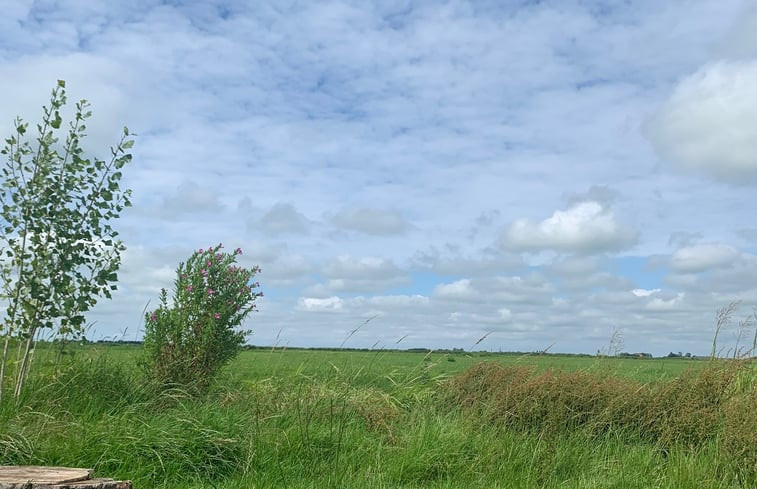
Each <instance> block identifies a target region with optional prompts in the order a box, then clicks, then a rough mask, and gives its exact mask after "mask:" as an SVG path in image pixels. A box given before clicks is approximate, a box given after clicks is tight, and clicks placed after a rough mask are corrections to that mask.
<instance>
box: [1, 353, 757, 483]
mask: <svg viewBox="0 0 757 489" xmlns="http://www.w3.org/2000/svg"><path fill="white" fill-rule="evenodd" d="M137 353H138V350H137V349H134V348H117V349H107V350H105V352H104V356H103V355H98V354H93V353H92V351H91V350H85V351H79V352H77V355H76V358H75V359H73V360H70V359H68V358H66V359H64V361H63V362H62V363H61V364H59V366H58V367H57V368H48V369H44V374H40V375H39V376H38V377H37V378H35V379H33V381H32V383H31V384H30V388H29V390H28V391H27V397H26V398H25V399H24V403H23V405H22V406H23V407H7V406H6V408H5V410H4V411H2V412H0V462H1V463H5V464H11V463H12V464H49V465H69V466H87V467H94V468H95V469H96V471H97V473H99V474H102V475H104V476H109V477H118V478H126V479H132V480H134V481H135V487H137V488H140V489H142V488H174V487H176V488H179V487H181V488H186V487H193V488H207V487H215V488H228V489H231V488H240V489H241V488H265V487H291V488H323V487H356V488H357V487H360V488H362V487H366V488H390V487H391V488H395V487H400V488H415V487H418V488H420V487H431V488H442V487H449V488H467V487H471V488H473V487H502V488H505V487H507V488H510V487H515V488H541V487H548V488H552V487H554V488H557V487H576V488H583V487H586V488H589V487H592V488H593V487H599V488H604V487H606V488H611V487H617V488H635V487H639V488H649V487H659V488H688V487H691V488H731V487H736V488H748V487H754V486H755V482H756V481H757V479H755V477H757V467H755V466H754V463H755V459H754V457H755V455H754V451H753V450H752V451H750V446H751V442H752V441H755V442H757V440H755V439H754V437H755V432H757V426H755V423H757V421H755V418H756V417H755V416H754V414H753V413H754V411H753V410H752V408H753V407H754V406H755V405H757V404H753V403H754V402H755V401H756V400H757V394H755V384H754V382H753V378H754V374H753V373H751V372H750V371H749V370H745V369H748V368H750V367H748V366H747V367H744V369H740V370H738V371H737V372H736V374H735V375H734V376H732V377H728V375H731V374H730V373H729V372H731V370H728V369H722V368H721V367H720V366H717V367H716V368H714V370H713V367H712V366H710V365H709V364H708V363H706V362H683V361H667V362H661V361H659V360H654V361H649V360H621V361H618V360H614V359H603V360H602V361H601V363H597V360H596V359H591V358H585V359H576V358H573V357H563V358H561V357H523V356H501V357H500V356H498V355H494V356H492V357H486V358H481V357H478V358H476V357H472V356H466V355H455V356H453V357H451V356H449V355H435V354H431V355H425V354H419V353H416V354H411V353H386V352H337V353H334V352H307V351H249V352H244V353H243V354H242V355H240V357H239V358H238V359H237V360H236V361H235V362H234V364H233V365H232V366H231V367H230V368H229V369H228V371H227V372H226V373H225V375H224V376H223V378H222V379H220V381H219V384H218V385H217V386H216V387H215V389H214V390H213V391H212V392H210V393H209V394H208V395H207V396H205V397H203V398H199V399H198V398H193V397H191V396H188V395H186V393H184V392H182V391H181V390H173V391H168V392H162V393H157V392H154V391H151V390H150V388H149V387H147V386H145V385H144V384H143V382H142V381H141V379H140V377H139V375H138V373H137V371H136V369H135V368H134V363H133V358H134V356H135V355H136V354H137ZM450 358H454V361H450ZM482 359H487V360H496V362H497V365H499V366H497V367H492V366H490V365H488V366H487V365H484V366H477V367H474V368H473V369H470V367H471V366H472V365H476V364H478V363H480V361H481V360H482ZM582 362H583V363H582ZM687 366H695V367H696V368H698V369H699V370H697V371H691V372H687V371H685V370H684V369H685V368H686V367H687ZM550 367H555V368H556V369H557V370H553V369H550ZM502 369H504V371H503V370H502ZM608 371H609V372H610V373H609V374H608V373H607V372H608ZM503 372H504V373H503ZM508 372H509V374H508ZM566 372H567V373H566ZM702 372H704V373H702ZM710 372H714V373H712V375H710ZM461 373H462V375H460V374H461ZM515 373H517V374H518V375H514V374H515ZM721 374H722V375H721ZM507 375H510V377H509V378H510V381H508V377H507ZM713 376H714V377H713ZM514 378H517V381H513V380H512V379H514ZM660 379H662V380H660ZM679 379H683V380H679ZM697 379H705V380H707V379H709V380H711V382H710V383H707V382H705V381H702V382H699V383H698V384H697ZM653 381H654V382H653ZM720 381H723V382H726V381H727V385H725V387H723V386H722V385H721V384H718V382H720ZM687 382H689V383H688V384H687ZM716 385H721V387H722V388H720V389H719V390H717V391H715V389H714V387H715V386H716ZM597 386H604V387H597ZM691 386H698V388H701V389H702V391H701V392H702V393H703V394H707V393H708V392H709V391H708V389H712V390H713V392H712V393H711V394H712V396H709V395H705V396H704V397H705V398H706V399H705V405H704V408H702V406H701V405H699V407H700V408H702V409H705V408H707V409H709V408H712V409H711V410H709V411H707V410H706V409H705V411H700V412H697V411H694V412H695V414H698V415H701V414H702V413H703V412H706V413H710V414H712V415H713V417H712V418H708V419H709V421H708V422H707V423H706V426H705V429H704V431H701V430H700V428H701V426H700V425H698V424H697V423H696V421H697V420H699V419H700V418H701V416H699V417H696V416H695V417H693V418H691V417H690V418H685V417H684V418H677V417H675V416H674V415H675V414H676V413H678V414H681V413H684V414H685V413H689V412H690V411H686V410H685V408H686V406H693V405H694V404H696V402H698V401H697V398H696V396H694V397H687V398H681V397H680V396H681V394H682V393H684V392H691V391H692V388H691ZM708 386H709V387H708ZM561 387H562V388H561ZM563 388H564V389H563ZM625 389H631V390H625ZM636 389H638V392H642V391H643V392H644V393H643V394H641V395H640V396H639V397H637V398H633V397H622V396H620V395H619V396H620V397H617V399H620V400H621V401H624V402H626V403H628V402H629V401H630V400H632V399H636V400H637V401H638V402H639V403H641V402H644V401H643V400H645V399H649V400H654V399H657V400H658V401H659V400H660V399H663V400H666V402H665V403H662V402H658V403H657V404H654V405H655V406H657V407H658V408H659V409H660V411H659V412H660V413H664V414H665V413H667V414H666V415H667V416H668V418H666V419H668V421H670V424H669V425H663V424H658V425H655V424H654V423H652V424H649V423H648V422H649V420H650V419H652V417H645V418H643V420H646V421H644V422H643V423H642V424H638V425H635V424H634V423H633V420H634V419H642V418H638V417H634V416H635V414H634V413H636V411H634V410H632V409H630V405H629V406H628V407H629V409H625V410H624V409H621V408H619V407H618V404H617V403H616V404H613V402H614V401H613V399H616V397H614V396H613V395H612V393H613V392H619V393H620V394H622V395H623V396H628V395H631V394H634V393H636V392H637V391H636ZM675 389H679V390H678V391H676V390H675ZM539 396H542V397H539ZM534 399H537V400H538V401H539V402H530V403H529V402H527V401H529V400H531V401H533V400H534ZM576 400H583V401H585V402H584V403H583V404H581V403H576V402H574V401H576ZM707 402H711V404H706V403H707ZM602 403H604V404H602ZM623 405H625V404H621V407H622V406H623ZM608 406H615V407H616V408H618V409H616V410H615V411H613V410H612V409H611V408H610V407H608ZM636 406H637V407H638V406H639V405H638V404H637V405H636ZM642 407H643V406H642ZM666 409H667V410H666ZM503 410H504V411H503ZM539 413H541V414H539ZM624 413H625V414H627V415H628V420H626V421H627V424H625V425H623V424H622V423H621V422H620V421H621V420H623V419H625V418H623V416H622V415H623V414H624ZM629 413H630V414H629ZM600 415H602V416H606V418H601V416H600ZM647 415H648V416H650V415H649V414H648V413H647ZM540 416H541V417H540ZM658 417H659V416H658ZM608 419H609V420H610V421H611V422H610V423H608ZM613 420H614V421H615V423H614V424H613V422H612V421H613ZM677 420H684V421H685V422H683V421H682V424H681V425H680V426H678V427H677V428H676V427H675V426H676V425H675V422H676V421H677ZM687 420H688V421H687ZM644 423H647V424H644ZM600 426H601V427H602V429H598V427H600ZM663 428H664V429H663ZM710 428H712V429H711V430H709V429H710ZM647 429H648V430H651V431H650V432H649V433H648V432H646V431H645V430H647ZM666 430H667V431H666ZM676 430H678V431H676ZM708 430H709V431H708ZM679 433H684V434H686V433H689V434H691V433H693V434H694V435H693V438H692V437H685V436H678V435H679ZM739 437H741V438H739ZM755 445H757V443H755Z"/></svg>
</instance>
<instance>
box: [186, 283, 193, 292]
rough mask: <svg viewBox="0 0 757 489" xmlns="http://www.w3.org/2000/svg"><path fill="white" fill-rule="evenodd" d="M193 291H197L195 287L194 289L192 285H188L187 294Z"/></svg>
mask: <svg viewBox="0 0 757 489" xmlns="http://www.w3.org/2000/svg"><path fill="white" fill-rule="evenodd" d="M193 290H195V288H194V287H192V286H191V285H187V292H192V291H193Z"/></svg>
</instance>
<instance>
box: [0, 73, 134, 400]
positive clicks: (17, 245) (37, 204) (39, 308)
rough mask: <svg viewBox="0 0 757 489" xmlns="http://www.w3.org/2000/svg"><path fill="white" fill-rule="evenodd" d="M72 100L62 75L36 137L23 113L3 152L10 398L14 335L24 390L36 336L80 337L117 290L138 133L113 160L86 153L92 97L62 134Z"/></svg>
mask: <svg viewBox="0 0 757 489" xmlns="http://www.w3.org/2000/svg"><path fill="white" fill-rule="evenodd" d="M65 105H66V90H65V82H64V81H62V80H59V81H58V84H57V86H56V87H55V88H54V89H53V91H52V95H51V98H50V105H49V106H45V107H44V108H43V111H44V114H43V117H42V122H41V123H39V124H37V126H36V127H37V135H36V138H35V139H34V141H33V142H29V140H28V133H27V131H28V128H29V124H28V123H25V122H24V121H22V120H21V119H19V118H17V119H16V120H15V123H14V129H15V130H14V133H13V134H12V135H11V136H10V137H9V138H7V139H6V140H5V146H4V148H3V150H2V151H1V152H0V153H2V155H4V157H5V164H4V166H3V167H2V169H1V170H0V172H1V175H2V182H1V184H0V254H1V255H2V257H1V258H0V283H1V284H2V292H1V293H2V299H3V301H4V302H5V303H6V309H5V319H4V322H3V323H2V326H1V329H0V332H2V334H3V336H4V337H5V342H4V348H3V359H2V368H1V369H0V400H2V387H3V385H4V379H5V376H6V374H7V371H6V370H7V369H6V367H7V366H8V365H7V364H8V346H9V343H10V341H11V339H18V341H20V342H22V343H21V344H22V345H23V349H22V352H23V353H22V354H21V355H20V358H19V359H16V364H17V368H16V372H15V390H14V393H15V395H16V397H17V396H18V395H19V393H20V391H21V388H22V385H23V380H24V378H25V376H26V373H27V371H28V367H29V352H30V349H31V346H32V344H33V341H34V337H35V335H36V334H37V333H38V332H39V331H40V330H41V329H49V330H51V331H52V332H53V333H54V334H60V335H80V334H81V333H82V332H83V329H84V325H85V313H86V312H87V311H88V310H89V309H90V308H91V307H92V306H94V305H95V304H96V302H97V300H98V298H100V297H107V298H110V296H111V292H112V291H113V290H115V289H116V285H115V283H116V280H117V278H118V277H117V274H116V272H117V270H118V268H119V265H120V255H121V252H122V251H123V250H124V245H123V243H122V242H121V241H120V240H119V239H117V236H118V233H117V232H116V231H115V230H114V229H113V227H112V225H111V222H112V221H113V220H114V219H117V218H118V217H119V216H120V213H121V211H122V210H123V209H124V208H125V207H127V206H129V205H131V203H130V200H129V198H130V195H131V191H130V190H128V189H127V190H122V189H121V187H120V181H121V178H122V169H123V167H124V166H125V165H126V164H127V163H129V162H130V161H131V159H132V155H131V154H130V153H128V152H127V150H129V149H130V148H131V147H132V146H133V144H134V141H133V140H132V139H130V134H129V130H128V129H127V128H124V130H123V134H122V135H121V138H120V140H119V142H118V144H117V146H116V147H115V148H112V149H111V157H110V159H109V160H101V159H98V158H89V157H87V156H85V151H84V149H83V147H82V141H83V139H84V138H85V137H86V130H87V126H86V122H87V119H89V118H90V116H91V115H92V112H91V111H90V110H89V103H88V102H87V101H86V100H81V101H80V102H78V103H77V104H76V110H75V115H74V118H73V120H72V121H71V122H70V123H69V124H68V130H67V135H66V137H65V140H61V139H60V137H59V136H58V134H59V133H60V132H61V131H62V130H63V129H62V127H63V117H62V116H61V111H62V110H63V108H64V106H65Z"/></svg>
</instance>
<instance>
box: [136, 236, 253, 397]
mask: <svg viewBox="0 0 757 489" xmlns="http://www.w3.org/2000/svg"><path fill="white" fill-rule="evenodd" d="M221 248H222V246H221V245H220V244H219V245H218V246H216V247H213V248H208V249H207V250H202V249H200V250H198V251H196V252H194V253H193V254H192V256H191V257H190V258H189V259H188V260H187V262H186V263H181V264H180V265H179V268H178V269H177V271H176V280H175V282H174V288H175V290H174V294H173V300H172V302H171V303H170V304H169V301H168V293H167V291H166V290H165V289H163V291H162V292H161V296H160V306H159V307H158V308H157V309H155V310H154V311H151V312H147V313H146V314H145V323H146V325H145V339H144V349H145V358H144V361H143V365H144V367H145V369H146V370H147V372H148V375H149V376H150V377H151V378H152V379H154V380H155V381H157V382H158V383H159V384H162V385H181V386H183V387H189V388H192V389H197V390H204V389H205V388H206V387H207V386H208V385H209V384H210V382H211V380H212V379H213V378H214V377H215V375H216V374H217V373H218V371H219V370H220V369H221V367H223V366H224V365H225V364H226V363H227V362H228V361H229V360H231V359H232V358H234V356H236V354H237V353H238V352H239V350H240V347H241V346H242V344H243V343H244V339H245V336H246V335H247V334H249V333H250V332H249V331H244V330H240V329H239V326H241V324H242V322H243V321H244V319H245V317H246V316H247V315H248V314H249V313H250V312H252V311H253V310H254V309H255V307H256V306H255V300H256V299H257V298H258V297H260V296H262V295H263V294H262V292H256V291H255V289H256V288H257V287H259V286H260V284H259V283H258V282H253V281H252V279H253V277H254V276H255V275H256V274H257V273H258V272H260V268H259V267H257V266H255V267H253V268H249V269H245V268H242V267H239V266H237V265H236V258H237V256H238V255H240V254H241V253H242V250H241V249H239V248H237V249H236V250H235V251H234V252H233V253H225V252H221V251H220V250H221Z"/></svg>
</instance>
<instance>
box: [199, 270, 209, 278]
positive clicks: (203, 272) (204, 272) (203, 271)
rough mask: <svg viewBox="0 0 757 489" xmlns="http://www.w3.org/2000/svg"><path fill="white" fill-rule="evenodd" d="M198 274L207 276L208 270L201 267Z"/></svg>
mask: <svg viewBox="0 0 757 489" xmlns="http://www.w3.org/2000/svg"><path fill="white" fill-rule="evenodd" d="M200 275H202V276H203V277H207V276H208V271H207V270H205V269H204V268H203V269H202V270H200Z"/></svg>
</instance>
